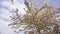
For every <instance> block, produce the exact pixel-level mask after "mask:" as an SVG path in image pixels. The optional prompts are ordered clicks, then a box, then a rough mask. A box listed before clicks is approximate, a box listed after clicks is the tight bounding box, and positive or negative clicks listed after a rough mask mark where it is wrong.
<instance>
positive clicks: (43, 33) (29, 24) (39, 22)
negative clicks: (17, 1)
mask: <svg viewBox="0 0 60 34" xmlns="http://www.w3.org/2000/svg"><path fill="white" fill-rule="evenodd" d="M24 4H25V5H26V9H27V10H26V9H25V8H24V10H25V12H26V14H24V15H22V16H21V15H19V13H18V12H19V9H18V8H17V9H16V11H13V12H12V13H13V15H12V16H10V17H11V20H13V23H11V24H9V26H11V27H12V28H15V30H14V32H17V30H18V32H20V31H24V34H59V33H60V29H59V27H60V25H58V24H59V23H60V21H59V20H57V19H56V18H57V15H56V14H58V13H59V12H60V8H57V9H55V8H54V7H52V6H49V5H48V4H47V3H45V4H44V5H43V6H42V7H39V6H38V5H37V4H36V3H35V2H33V1H32V0H30V2H27V1H26V0H25V2H24ZM20 27H22V28H23V29H20Z"/></svg>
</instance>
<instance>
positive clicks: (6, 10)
mask: <svg viewBox="0 0 60 34" xmlns="http://www.w3.org/2000/svg"><path fill="white" fill-rule="evenodd" d="M34 1H35V2H36V3H37V4H38V5H41V6H42V5H43V4H42V3H41V2H39V0H34ZM45 2H46V3H48V4H49V5H51V6H54V7H56V8H59V7H60V0H48V1H45ZM14 3H15V4H14V5H12V4H11V1H10V0H0V23H1V24H0V25H1V26H0V30H2V32H4V33H3V34H5V33H6V34H15V33H14V32H13V31H12V30H11V29H10V28H9V27H8V26H7V25H8V24H9V23H10V22H11V20H10V17H9V16H10V15H11V13H10V11H11V9H12V8H13V9H16V8H18V9H19V11H20V12H21V11H22V12H21V14H22V15H23V14H24V13H25V11H24V10H23V8H25V5H24V4H23V0H14ZM4 30H5V31H4ZM7 32H8V33H7ZM19 34H23V32H20V33H19Z"/></svg>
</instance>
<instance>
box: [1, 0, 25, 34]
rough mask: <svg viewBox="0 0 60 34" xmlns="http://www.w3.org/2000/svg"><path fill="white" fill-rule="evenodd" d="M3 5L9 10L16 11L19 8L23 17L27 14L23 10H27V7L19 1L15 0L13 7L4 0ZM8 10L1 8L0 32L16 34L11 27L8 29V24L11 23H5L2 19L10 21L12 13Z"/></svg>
mask: <svg viewBox="0 0 60 34" xmlns="http://www.w3.org/2000/svg"><path fill="white" fill-rule="evenodd" d="M1 5H2V6H4V7H7V8H8V9H9V10H11V9H14V10H15V9H16V8H18V9H19V13H21V14H22V15H23V14H24V13H25V11H24V10H23V8H25V5H24V4H23V3H19V1H17V0H14V4H13V5H12V3H11V1H10V0H8V1H6V0H4V1H2V2H1ZM8 9H6V8H0V11H1V13H0V30H1V31H0V32H2V34H16V33H14V32H13V31H12V30H11V29H10V28H9V27H8V24H9V23H10V22H9V21H5V20H3V19H2V18H5V19H7V20H9V19H10V17H9V16H10V15H11V13H10V11H9V10H8Z"/></svg>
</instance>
